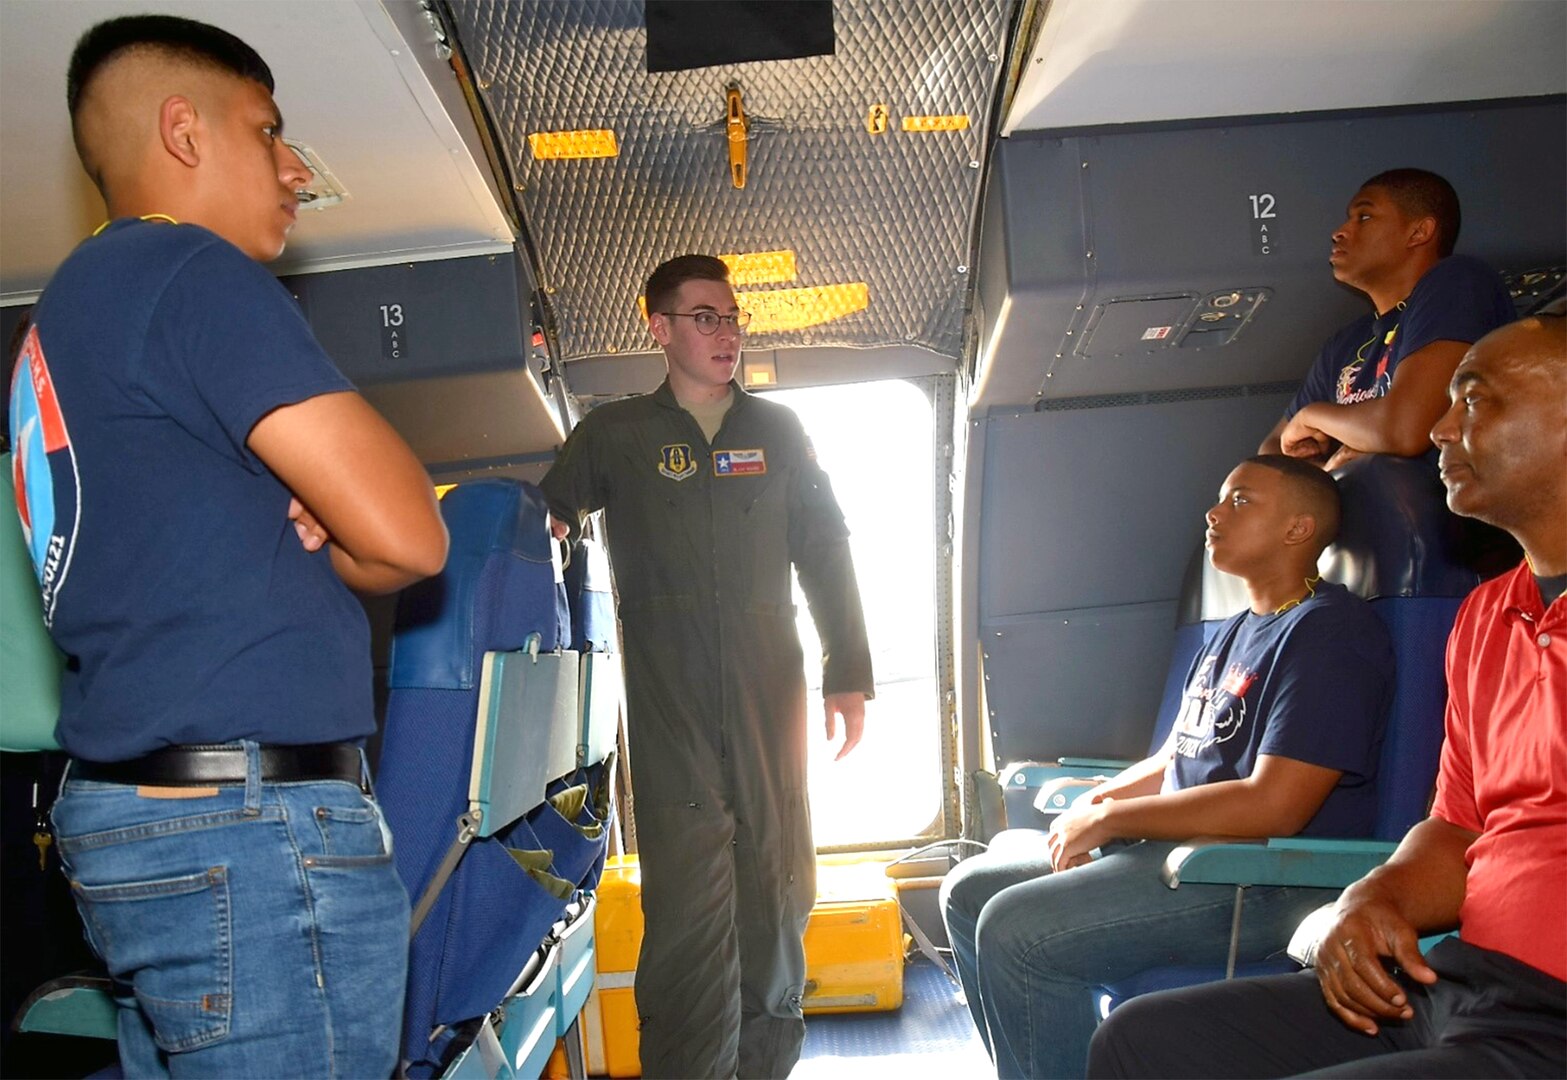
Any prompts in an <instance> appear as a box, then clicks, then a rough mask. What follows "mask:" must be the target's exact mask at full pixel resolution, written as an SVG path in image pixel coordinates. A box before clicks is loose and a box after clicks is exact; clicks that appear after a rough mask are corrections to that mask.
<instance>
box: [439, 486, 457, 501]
mask: <svg viewBox="0 0 1567 1080" xmlns="http://www.w3.org/2000/svg"><path fill="white" fill-rule="evenodd" d="M456 486H457V485H456V484H436V485H435V497H436V498H437V499H444V498H446V493H447V492H448V491H450V490H452V488H454V487H456Z"/></svg>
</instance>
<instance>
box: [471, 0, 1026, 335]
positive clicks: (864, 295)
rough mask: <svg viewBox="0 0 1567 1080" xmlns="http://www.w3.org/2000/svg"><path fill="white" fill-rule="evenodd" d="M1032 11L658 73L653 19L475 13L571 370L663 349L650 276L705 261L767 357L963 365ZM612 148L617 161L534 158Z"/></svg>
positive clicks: (996, 3) (866, 23)
mask: <svg viewBox="0 0 1567 1080" xmlns="http://www.w3.org/2000/svg"><path fill="white" fill-rule="evenodd" d="M720 7H722V6H721V5H720ZM1012 8H1013V2H1012V0H943V2H942V3H939V4H911V3H906V2H902V0H839V2H838V3H836V4H834V5H833V9H832V15H833V22H834V25H833V30H834V45H833V47H834V51H833V54H832V55H823V56H807V57H803V58H799V59H783V60H767V61H752V62H745V63H727V64H720V65H717V66H709V67H701V68H694V69H690V70H681V71H661V72H652V73H650V72H649V71H648V55H647V44H648V42H647V30H646V23H645V18H644V10H643V5H642V3H641V2H639V0H604V2H591V3H589V2H584V3H571V4H564V3H550V2H498V0H453V2H452V4H451V10H452V13H453V16H454V18H455V21H456V24H457V32H458V37H459V39H460V41H461V42H462V44H463V47H464V49H465V51H466V53H467V57H468V60H469V64H470V66H471V68H472V70H473V72H474V77H475V79H476V81H477V83H478V89H479V93H480V96H481V98H482V100H483V102H484V105H485V107H486V108H487V110H488V111H489V113H490V116H491V118H492V120H493V122H494V124H495V127H496V130H497V133H498V136H499V141H500V143H501V144H502V148H501V152H502V153H503V154H504V155H505V156H506V158H507V164H508V166H509V167H510V168H511V170H512V179H513V180H514V181H515V183H516V185H517V188H518V198H519V201H520V204H521V207H522V211H523V216H524V218H525V220H526V223H527V227H528V230H529V232H530V234H531V235H532V237H533V241H534V244H535V248H536V254H537V259H538V263H539V270H540V276H541V284H542V286H543V287H544V289H545V291H546V293H547V295H548V296H549V298H550V302H551V304H552V306H553V309H554V314H555V320H556V330H557V334H558V341H559V344H560V351H561V355H562V356H563V357H564V358H565V359H568V360H573V359H579V358H583V357H593V356H603V355H607V354H614V353H624V352H632V351H639V350H646V349H647V348H649V347H650V345H651V343H650V341H649V339H648V336H647V330H646V328H645V326H644V322H643V317H642V314H641V310H640V308H639V304H638V299H639V296H640V294H641V292H642V287H643V285H644V283H645V282H646V280H647V276H648V274H649V273H650V272H651V271H652V269H653V267H654V266H656V265H657V264H658V263H660V262H662V261H663V260H664V259H667V258H670V257H672V256H674V255H680V254H685V253H688V252H704V253H711V254H714V255H721V256H723V257H724V258H725V260H726V261H729V262H730V264H731V266H732V267H733V268H734V270H735V272H736V276H735V280H736V285H737V289H738V291H739V292H740V302H741V304H742V305H743V306H744V307H746V308H747V309H748V310H750V311H751V312H752V313H753V314H754V315H755V320H754V321H753V323H752V325H751V333H750V336H751V338H752V339H753V341H754V343H755V347H757V348H764V349H779V348H790V347H796V346H806V345H809V346H824V345H826V346H840V347H841V346H849V347H857V348H863V347H871V346H887V345H897V346H905V347H906V346H916V347H920V348H924V349H928V350H931V351H933V352H936V353H938V354H940V355H942V356H946V357H951V358H953V359H957V358H958V357H959V355H960V353H961V350H962V345H963V317H964V309H965V303H966V297H967V292H968V283H969V280H968V279H969V273H970V263H971V261H972V252H971V247H972V234H973V226H974V222H975V219H976V214H977V211H978V200H979V194H980V181H981V174H982V171H983V170H982V169H981V167H980V166H981V163H982V162H983V161H984V160H985V152H986V145H985V144H986V138H987V134H988V132H989V130H990V127H991V121H992V118H991V108H992V105H993V103H994V101H995V98H996V88H997V80H998V79H999V78H1000V77H1001V75H1002V73H1003V71H1004V68H1005V56H1004V48H1005V43H1006V35H1007V29H1008V21H1009V18H1010V16H1011V12H1012ZM730 29H731V28H730V27H728V26H726V25H725V23H724V22H723V20H722V18H717V19H715V20H714V23H713V25H712V27H711V33H712V34H713V35H714V36H715V37H722V36H723V35H725V34H727V33H728V32H729V31H730ZM732 91H738V92H739V93H738V95H736V94H734V93H732ZM739 102H743V121H744V123H743V125H741V124H740V117H739V116H737V115H736V114H735V112H734V109H735V108H736V107H738V104H737V103H739ZM742 126H743V128H744V131H743V142H742V143H736V142H735V141H734V140H735V138H736V137H737V132H738V129H739V128H740V127H742ZM605 131H612V132H613V133H614V139H615V144H616V146H617V148H618V154H616V155H614V156H587V155H583V154H576V155H570V154H563V155H553V156H552V155H542V156H541V155H539V154H538V153H537V152H536V147H537V146H538V145H540V144H541V143H546V142H548V140H535V139H534V138H533V137H534V136H536V135H546V134H551V133H585V132H605ZM740 150H743V157H740V158H737V157H736V154H737V153H739V151H740ZM737 161H739V162H740V164H741V165H742V168H741V171H740V172H739V173H737V172H736V169H735V164H736V162H737ZM742 182H743V183H742Z"/></svg>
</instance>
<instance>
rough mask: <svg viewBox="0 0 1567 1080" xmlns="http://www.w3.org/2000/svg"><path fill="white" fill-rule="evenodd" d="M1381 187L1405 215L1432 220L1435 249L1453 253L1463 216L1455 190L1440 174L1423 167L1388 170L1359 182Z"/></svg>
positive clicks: (1444, 255) (1363, 186) (1446, 253)
mask: <svg viewBox="0 0 1567 1080" xmlns="http://www.w3.org/2000/svg"><path fill="white" fill-rule="evenodd" d="M1360 186H1361V187H1362V188H1368V187H1375V188H1381V189H1382V190H1383V191H1385V192H1387V193H1388V194H1389V195H1390V196H1392V198H1393V201H1394V202H1395V203H1397V204H1398V208H1399V209H1400V210H1402V211H1403V212H1404V216H1405V217H1411V218H1423V217H1429V218H1435V219H1436V250H1437V253H1438V254H1439V255H1441V256H1442V257H1443V258H1446V257H1447V256H1449V255H1451V254H1452V253H1453V247H1454V246H1455V245H1456V244H1457V243H1458V229H1459V226H1461V225H1462V224H1463V215H1462V213H1461V212H1460V211H1459V208H1458V192H1456V191H1454V190H1453V185H1452V184H1449V183H1448V182H1447V181H1446V180H1444V179H1443V178H1442V177H1440V176H1438V175H1437V174H1436V173H1434V172H1428V171H1427V170H1425V169H1389V170H1388V171H1387V172H1380V173H1377V174H1376V175H1375V176H1373V177H1372V178H1371V179H1370V180H1367V181H1366V182H1365V183H1364V184H1361V185H1360Z"/></svg>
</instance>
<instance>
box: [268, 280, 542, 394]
mask: <svg viewBox="0 0 1567 1080" xmlns="http://www.w3.org/2000/svg"><path fill="white" fill-rule="evenodd" d="M519 269H520V268H519V264H518V262H517V260H516V259H515V258H513V257H512V256H510V255H481V256H477V257H474V258H467V259H446V260H442V261H438V262H419V263H399V264H396V265H392V266H375V267H366V268H363V269H359V270H339V271H336V272H334V273H330V274H301V275H298V276H295V277H290V278H285V279H283V283H284V284H285V285H287V286H288V288H289V289H290V291H292V292H293V294H294V295H295V297H297V298H298V300H299V303H300V306H301V307H302V308H303V309H304V311H305V317H306V318H308V319H309V320H310V325H311V328H312V329H313V330H315V333H316V338H317V339H318V340H319V341H320V342H321V346H322V348H324V349H326V351H327V353H328V354H329V355H330V356H331V357H332V359H333V360H335V361H336V362H337V366H338V367H339V368H341V369H342V370H343V373H344V374H345V375H347V376H348V377H349V378H350V379H353V380H354V382H355V383H356V384H358V385H360V386H365V385H368V384H374V383H381V382H392V381H396V380H401V379H411V378H429V377H432V376H438V375H449V374H455V373H458V372H473V371H501V370H506V369H508V368H520V367H522V366H523V362H524V358H525V357H526V356H527V350H526V348H525V342H524V337H523V335H524V332H525V330H528V329H531V328H529V327H526V326H525V324H526V323H527V322H528V321H529V318H530V316H529V315H528V311H529V309H528V307H527V296H528V294H529V293H530V292H531V290H532V286H531V284H530V283H529V281H528V279H527V277H526V275H525V273H522V274H520V273H519Z"/></svg>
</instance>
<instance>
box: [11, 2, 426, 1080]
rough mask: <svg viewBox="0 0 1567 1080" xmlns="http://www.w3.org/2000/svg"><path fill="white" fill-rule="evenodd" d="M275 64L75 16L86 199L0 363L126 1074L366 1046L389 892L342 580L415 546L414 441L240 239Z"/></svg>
mask: <svg viewBox="0 0 1567 1080" xmlns="http://www.w3.org/2000/svg"><path fill="white" fill-rule="evenodd" d="M272 86H273V83H272V75H271V72H270V71H269V70H268V68H267V66H266V64H265V63H264V62H263V61H262V59H261V58H260V57H259V56H257V55H256V53H255V52H254V51H253V50H252V49H251V48H250V47H249V46H247V45H246V44H245V43H244V42H242V41H240V40H239V39H238V38H236V37H234V36H233V35H231V34H228V33H226V32H224V31H222V30H219V29H217V28H215V27H211V26H207V25H204V24H202V23H196V22H191V21H189V20H185V19H177V18H170V17H163V16H135V17H130V18H123V19H115V20H112V21H109V22H106V23H101V24H99V25H98V26H95V27H94V28H93V29H91V30H89V31H88V32H87V33H86V34H85V35H84V36H83V37H82V39H81V41H80V42H78V44H77V47H76V50H75V52H74V53H73V55H72V58H71V65H70V73H69V78H68V88H67V97H68V103H69V107H70V111H71V120H72V128H73V133H74V135H75V138H76V145H77V150H78V153H79V154H80V156H81V159H82V164H83V166H84V167H85V168H86V170H87V172H88V174H89V175H90V176H91V177H92V179H93V182H94V183H95V184H96V185H97V186H98V189H99V191H100V192H102V194H103V197H104V200H105V202H106V204H107V206H108V210H109V219H110V220H109V221H108V222H106V223H105V225H104V226H103V227H102V228H100V229H99V230H98V231H97V232H96V233H95V234H94V235H93V236H92V237H91V238H89V239H87V240H85V241H83V243H82V244H81V245H80V246H79V247H78V248H77V249H76V251H75V252H73V253H72V255H71V256H70V257H69V258H68V259H67V260H66V262H65V263H64V264H63V265H62V266H61V267H60V268H59V270H58V271H57V272H56V274H55V276H54V278H53V279H52V280H51V281H50V283H49V286H48V288H47V289H45V291H44V294H43V296H42V298H41V299H40V300H39V302H38V305H37V307H36V308H35V309H34V312H33V323H34V325H33V328H32V330H31V331H30V332H29V333H28V336H27V339H26V341H25V343H24V345H23V349H22V355H21V358H20V361H19V363H18V366H17V375H16V377H15V380H14V383H13V392H12V406H11V408H12V412H11V425H12V432H13V433H14V437H15V440H16V445H15V459H14V468H15V471H16V476H17V479H18V481H19V483H18V484H17V489H18V490H17V503H18V511H19V513H20V515H21V518H22V524H23V531H24V535H25V537H26V539H27V542H28V544H29V547H30V550H31V553H32V557H33V561H34V566H35V568H36V571H37V574H38V580H39V587H40V590H41V593H42V597H43V606H44V617H45V621H46V622H47V623H48V625H49V628H50V632H51V633H52V635H53V636H54V639H55V641H56V642H57V643H58V644H59V646H60V647H61V649H62V650H64V652H65V653H66V654H67V655H68V656H69V657H70V663H69V665H68V668H67V671H66V674H65V676H64V680H63V683H62V688H61V690H62V693H61V697H62V704H61V715H60V723H59V728H58V736H59V740H60V743H61V745H62V746H63V747H64V748H65V749H66V751H67V752H69V754H70V755H71V759H72V761H71V765H70V768H69V771H68V772H67V777H66V782H65V784H64V786H63V789H62V792H61V795H60V797H59V800H58V801H57V802H56V804H55V807H54V811H53V818H54V826H55V831H56V834H57V836H58V839H59V845H60V855H61V862H62V865H63V866H64V868H65V871H66V874H67V876H68V877H69V879H70V881H71V885H72V891H73V893H74V895H75V897H76V901H77V905H78V907H79V909H80V911H81V914H82V918H83V921H84V922H85V924H86V929H87V935H88V938H89V939H90V940H91V942H92V943H93V946H94V948H95V949H97V951H98V952H99V953H100V954H101V955H102V956H103V958H104V960H105V961H106V963H107V964H108V968H109V973H110V975H111V976H112V978H113V979H114V981H115V984H116V996H117V998H118V1001H119V1005H120V1010H119V1044H120V1055H121V1063H122V1066H123V1068H124V1070H125V1072H126V1075H128V1076H147V1075H168V1074H169V1073H170V1072H173V1073H175V1074H194V1073H201V1074H208V1075H228V1076H241V1075H245V1076H285V1075H298V1076H385V1075H389V1074H390V1072H391V1071H392V1069H393V1068H394V1066H395V1064H396V1056H397V1044H398V1027H399V1019H400V1012H401V1001H402V992H403V983H404V977H405V975H404V972H405V965H406V955H407V927H408V898H407V895H406V893H405V892H404V890H403V887H402V885H401V883H400V882H399V880H398V878H397V875H396V872H395V870H394V868H393V866H392V862H391V852H390V850H389V845H388V834H387V832H386V829H385V826H384V824H383V823H382V819H381V814H380V809H379V807H378V806H377V804H376V802H375V800H374V799H373V798H372V797H371V795H370V789H369V785H368V782H367V779H366V772H365V767H364V760H363V755H362V753H361V751H360V749H359V746H358V743H359V742H360V741H361V740H362V739H363V738H364V737H365V736H367V735H369V734H371V733H372V732H373V730H374V727H375V721H374V713H373V708H372V703H371V670H370V654H369V635H368V631H367V625H366V621H365V617H364V613H363V611H362V609H361V608H360V606H359V604H358V602H357V601H356V600H355V599H354V597H353V595H352V594H351V593H350V589H353V590H358V591H362V592H389V591H392V590H395V589H398V588H401V587H402V586H404V585H406V584H408V583H409V582H412V581H414V580H417V579H418V578H421V577H424V576H426V575H429V574H433V573H435V572H437V571H438V570H439V569H440V568H441V565H442V563H443V562H444V560H445V556H446V533H445V528H444V526H443V525H442V523H441V519H440V514H439V511H438V509H437V505H436V502H435V498H434V493H433V491H432V489H431V486H430V484H429V481H428V478H427V477H426V475H425V473H424V470H423V469H422V468H421V467H420V465H419V462H418V460H417V459H416V458H415V457H414V455H413V453H412V452H411V451H410V450H409V449H408V447H407V445H406V444H405V443H404V442H403V441H402V440H401V439H400V438H399V437H398V436H397V434H396V433H395V432H394V431H393V430H392V429H391V427H390V426H389V425H388V424H387V423H386V422H385V421H384V420H383V419H381V417H380V416H378V415H377V414H376V413H375V412H374V411H373V410H372V409H371V408H370V407H369V406H368V405H367V404H366V403H365V402H364V400H363V399H362V398H360V397H359V395H358V394H356V393H355V392H354V390H353V387H352V386H351V385H350V384H349V383H348V381H347V380H346V379H344V378H343V376H342V375H341V374H340V373H339V372H338V371H337V369H336V368H335V367H334V366H333V365H332V362H331V361H330V360H329V359H328V358H327V356H326V355H325V353H323V352H322V351H321V348H320V346H319V345H318V344H317V343H316V341H315V339H314V337H313V336H312V335H311V333H310V329H309V327H308V325H307V324H306V323H305V321H304V319H303V317H302V316H301V315H300V312H299V310H298V307H297V306H296V305H295V303H294V302H293V300H292V298H291V297H290V296H289V295H288V293H287V291H286V290H285V289H284V288H283V287H282V286H281V285H280V284H279V283H278V281H277V280H276V279H275V278H273V277H272V276H271V275H270V274H269V273H267V271H266V270H264V269H263V268H262V267H261V266H260V265H259V264H260V263H261V262H263V261H267V260H270V259H273V258H276V257H277V256H278V255H279V254H280V253H281V252H282V250H283V244H284V241H285V238H286V237H287V234H288V231H289V229H290V228H291V227H292V226H293V224H294V217H295V211H296V208H297V205H298V201H297V197H296V195H295V192H296V190H298V189H299V188H301V187H303V186H304V185H305V184H306V183H307V182H308V180H309V173H308V172H307V170H306V169H305V168H304V166H303V164H302V163H301V162H300V160H299V159H298V157H297V156H296V155H295V154H294V153H293V151H291V150H290V149H289V148H288V147H287V146H285V145H284V144H283V142H282V140H281V130H282V119H281V117H280V115H279V113H278V109H277V106H276V105H275V104H274V102H273V100H272Z"/></svg>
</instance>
